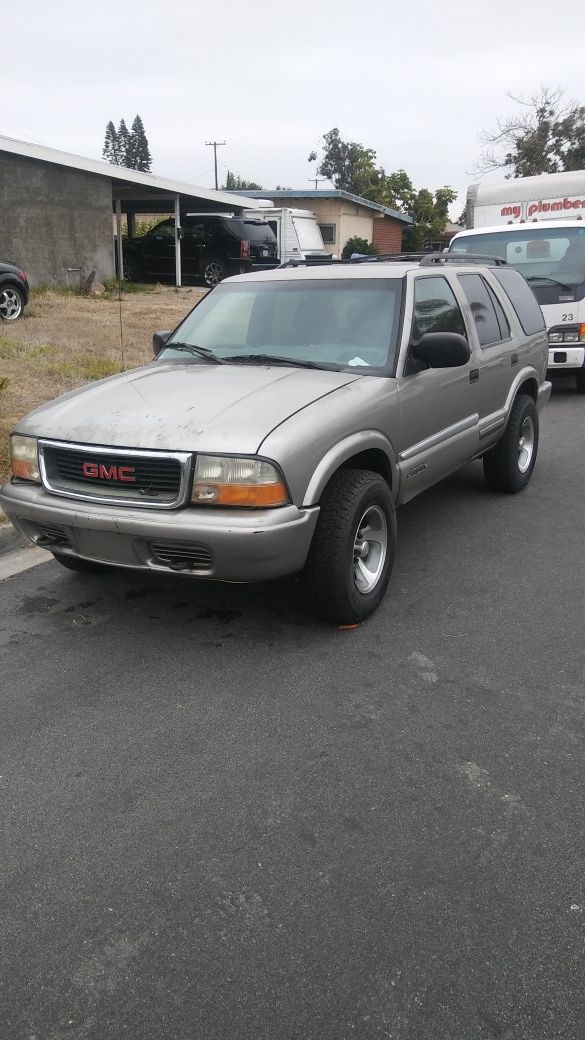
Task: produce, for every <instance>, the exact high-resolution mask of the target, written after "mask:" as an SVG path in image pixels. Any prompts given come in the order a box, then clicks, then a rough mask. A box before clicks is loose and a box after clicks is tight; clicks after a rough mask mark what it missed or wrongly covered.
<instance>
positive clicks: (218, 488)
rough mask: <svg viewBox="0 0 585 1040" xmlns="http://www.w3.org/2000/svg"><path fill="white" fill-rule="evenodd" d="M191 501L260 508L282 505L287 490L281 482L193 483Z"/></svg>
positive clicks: (286, 499) (285, 500) (285, 501)
mask: <svg viewBox="0 0 585 1040" xmlns="http://www.w3.org/2000/svg"><path fill="white" fill-rule="evenodd" d="M193 502H195V503H197V502H200V503H206V504H207V505H213V506H241V507H242V509H246V508H248V509H250V508H255V509H261V508H265V509H268V508H271V507H274V506H284V505H286V503H287V502H288V494H287V490H286V488H285V486H284V484H283V483H282V481H278V483H276V484H257V485H254V484H213V485H209V484H195V485H194V487H193Z"/></svg>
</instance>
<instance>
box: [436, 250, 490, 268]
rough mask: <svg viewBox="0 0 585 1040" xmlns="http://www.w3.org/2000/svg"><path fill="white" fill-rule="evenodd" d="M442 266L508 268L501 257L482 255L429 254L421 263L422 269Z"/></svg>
mask: <svg viewBox="0 0 585 1040" xmlns="http://www.w3.org/2000/svg"><path fill="white" fill-rule="evenodd" d="M441 264H480V265H481V264H486V265H487V266H488V267H489V266H491V267H506V266H507V263H506V261H505V260H504V259H503V257H501V256H487V255H485V256H484V255H483V254H482V253H427V254H426V255H425V256H424V257H423V259H422V260H421V262H420V265H421V267H433V266H435V265H439V266H440V265H441Z"/></svg>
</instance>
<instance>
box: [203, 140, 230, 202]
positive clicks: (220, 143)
mask: <svg viewBox="0 0 585 1040" xmlns="http://www.w3.org/2000/svg"><path fill="white" fill-rule="evenodd" d="M225 144H226V141H206V142H205V147H206V148H213V159H214V165H215V190H216V191H217V149H218V148H223V147H224V145H225Z"/></svg>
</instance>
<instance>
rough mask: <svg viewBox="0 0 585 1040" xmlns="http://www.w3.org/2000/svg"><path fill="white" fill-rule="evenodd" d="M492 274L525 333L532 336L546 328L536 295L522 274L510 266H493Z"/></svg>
mask: <svg viewBox="0 0 585 1040" xmlns="http://www.w3.org/2000/svg"><path fill="white" fill-rule="evenodd" d="M492 274H493V275H494V277H495V278H497V279H498V282H499V283H500V285H501V286H502V288H503V289H504V290H505V292H506V295H507V296H508V297H509V299H510V302H511V304H512V306H513V308H514V310H515V311H516V314H517V315H518V319H519V321H520V324H521V326H522V328H523V329H524V332H525V333H526V335H527V336H533V335H534V333H535V332H542V330H543V329H544V328H546V326H545V324H544V318H543V316H542V311H541V309H540V307H539V305H538V301H537V299H536V296H535V295H534V293H533V292H532V289H531V288H530V286H529V285H528V282H526V281H524V278H523V277H522V275H521V274H520V273H519V272H518V271H514V270H512V268H504V267H496V268H494V270H493V271H492Z"/></svg>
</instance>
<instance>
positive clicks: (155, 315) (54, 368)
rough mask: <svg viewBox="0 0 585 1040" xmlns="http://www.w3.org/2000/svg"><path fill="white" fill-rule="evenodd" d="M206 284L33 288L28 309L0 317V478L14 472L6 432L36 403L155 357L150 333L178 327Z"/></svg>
mask: <svg viewBox="0 0 585 1040" xmlns="http://www.w3.org/2000/svg"><path fill="white" fill-rule="evenodd" d="M203 295H205V291H204V290H203V289H196V288H186V289H175V288H172V287H170V286H152V288H151V287H148V288H147V289H144V290H143V291H139V292H131V293H123V295H122V307H121V310H122V331H123V357H122V345H121V343H120V304H119V302H118V298H117V294H116V293H108V294H106V295H104V296H99V297H83V296H77V295H74V294H66V293H60V292H55V291H51V290H47V291H44V292H36V293H33V296H32V298H31V301H30V303H29V305H28V307H27V308H26V311H25V315H24V317H23V318H21V319H20V320H19V321H16V322H14V324H12V323H9V322H1V323H0V484H1V483H2V481H3V480H4V479H5V478H6V477H7V475H8V472H9V454H8V437H9V434H10V433H11V431H12V430H13V429H14V427H15V426H16V424H17V422H18V420H19V419H21V418H22V416H23V415H26V413H27V412H30V411H31V410H32V409H33V408H36V407H37V406H38V405H41V404H44V403H45V401H50V400H52V398H54V397H57V396H58V395H59V394H63V393H66V392H67V391H68V390H73V389H74V388H75V387H78V386H83V384H84V383H88V382H90V381H91V380H94V379H102V378H103V377H105V376H109V375H114V374H115V373H116V372H121V371H122V369H123V368H136V367H137V366H138V365H143V364H145V363H146V362H148V361H150V360H151V358H152V334H153V332H156V331H157V330H159V329H172V328H174V327H175V325H177V323H178V322H179V320H180V319H181V318H182V317H183V316H184V315H185V314H186V313H187V312H188V311H189V310H190V309H191V307H193V306H194V304H195V303H197V301H198V300H200V299H201V297H202V296H203Z"/></svg>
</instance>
